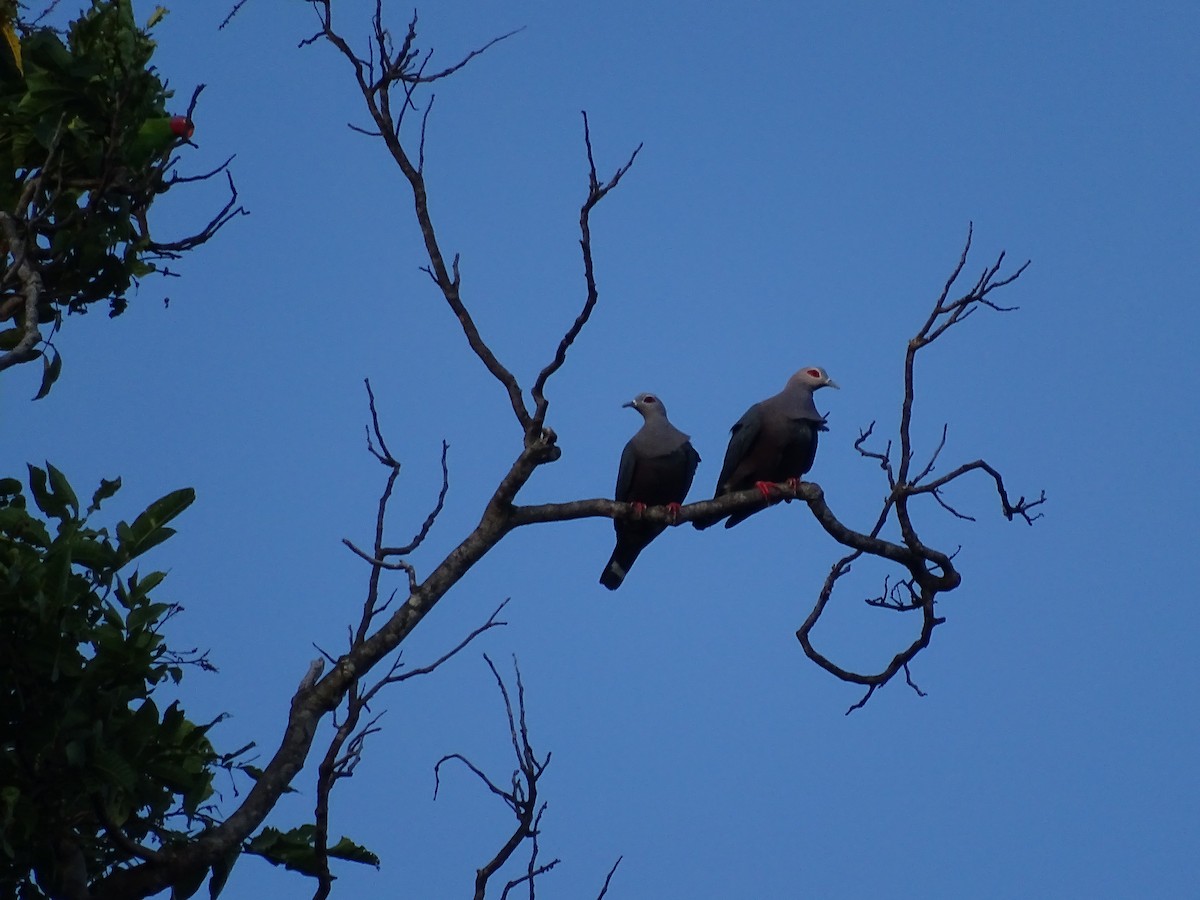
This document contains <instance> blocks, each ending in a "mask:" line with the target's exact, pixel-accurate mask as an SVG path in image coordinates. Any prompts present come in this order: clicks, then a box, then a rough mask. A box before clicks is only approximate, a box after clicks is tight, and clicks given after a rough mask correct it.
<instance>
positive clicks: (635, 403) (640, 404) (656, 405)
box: [621, 394, 667, 417]
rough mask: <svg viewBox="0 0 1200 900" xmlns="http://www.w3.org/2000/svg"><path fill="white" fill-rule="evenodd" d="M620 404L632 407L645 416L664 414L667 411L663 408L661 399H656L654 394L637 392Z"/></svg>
mask: <svg viewBox="0 0 1200 900" xmlns="http://www.w3.org/2000/svg"><path fill="white" fill-rule="evenodd" d="M621 405H622V406H623V407H625V406H629V407H632V408H633V409H636V410H637V411H638V412H640V413H641V414H642V415H643V416H647V417H649V416H652V415H661V416H665V415H666V414H667V411H666V410H665V409H663V405H662V401H661V400H659V399H658V396H657V395H656V394H638V395H637V396H636V397H634V398H633V399H632V400H630V401H629V402H628V403H622V404H621Z"/></svg>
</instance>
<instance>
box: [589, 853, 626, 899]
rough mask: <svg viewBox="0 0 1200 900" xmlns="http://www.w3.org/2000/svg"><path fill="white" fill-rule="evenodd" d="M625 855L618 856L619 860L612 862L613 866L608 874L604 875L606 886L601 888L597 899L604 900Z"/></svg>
mask: <svg viewBox="0 0 1200 900" xmlns="http://www.w3.org/2000/svg"><path fill="white" fill-rule="evenodd" d="M624 858H625V857H624V856H618V857H617V861H616V862H615V863H613V864H612V868H611V869H609V870H608V875H606V876H605V877H604V887H602V888H600V893H599V894H597V895H596V900H604V896H605V894H607V893H608V886H609V884H611V883H612V877H613V875H615V874H616V873H617V866H619V865H620V864H621V860H623V859H624Z"/></svg>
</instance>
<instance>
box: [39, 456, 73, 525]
mask: <svg viewBox="0 0 1200 900" xmlns="http://www.w3.org/2000/svg"><path fill="white" fill-rule="evenodd" d="M46 471H47V472H49V473H50V489H51V490H52V491H53V492H54V495H55V497H57V498H59V499H60V500H61V501H62V502H63V503H65V504H66V505H67V506H69V507H71V511H72V512H73V513H74V515H75V516H76V517H78V516H79V499H78V498H77V497H76V496H75V491H73V490H72V489H71V484H70V482H68V481H67V477H66V476H65V475H63V473H62V472H60V471H59V470H58V469H56V468H54V466H52V465H51V464H50V463H49V462H47V463H46Z"/></svg>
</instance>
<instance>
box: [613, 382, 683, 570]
mask: <svg viewBox="0 0 1200 900" xmlns="http://www.w3.org/2000/svg"><path fill="white" fill-rule="evenodd" d="M624 405H625V406H632V407H633V408H634V409H636V410H637V411H638V412H640V413H641V414H642V418H643V419H645V421H644V422H643V423H642V427H641V428H640V429H639V430H638V433H637V434H635V435H634V436H633V437H632V438H630V440H629V443H628V444H626V445H625V450H624V452H622V453H621V467H620V468H619V469H618V470H617V489H616V493H615V494H614V498H615V499H616V500H617V501H618V502H619V503H633V504H635V505H638V506H667V507H671V508H674V509H675V510H676V511H678V509H679V504H681V503H682V502H683V501H684V498H685V497H687V492H688V488H690V487H691V486H692V478H693V477H694V476H695V474H696V466H698V465H699V464H700V454H699V453H697V452H696V450H695V448H694V447H692V444H691V441H690V440H689V439H688V436H687V435H686V434H684V433H683V432H682V431H680V430H679V429H678V428H676V427H675V426H674V425H672V424H671V423H670V422H669V421H667V411H666V410H665V409H664V408H663V405H662V402H661V401H660V400H659V399H658V397H656V396H655V395H654V394H638V395H637V397H635V398H634V399H633V401H632V402H630V403H626V404H624ZM613 527H614V528H615V529H616V532H617V546H616V549H614V550H613V553H612V557H611V558H610V559H609V561H608V565H607V566H605V567H604V571H603V572H602V573H600V583H601V584H602V585H604V586H605V587H606V588H608V589H609V590H610V591H615V590H616V589H617V588H619V587H620V586H621V582H622V581H624V580H625V575H626V573H628V572H629V567H630V566H632V565H633V561H634V560H635V559H637V558H638V554H639V553H641V552H642V551H643V550H645V549H646V546H647V545H648V544H649V543H650V542H651V541H652V540H654V539H655V538H656V537H658V536H659V535H660V534H662V533H663V531H665V530H666V527H667V526H666V525H658V524H652V523H649V522H640V521H638V520H637V519H614V520H613Z"/></svg>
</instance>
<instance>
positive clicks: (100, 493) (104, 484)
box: [87, 478, 121, 514]
mask: <svg viewBox="0 0 1200 900" xmlns="http://www.w3.org/2000/svg"><path fill="white" fill-rule="evenodd" d="M120 489H121V479H120V478H114V479H113V480H112V481H109V480H108V479H107V478H101V479H100V487H98V488H96V493H94V494H92V505H91V506H89V507H88V510H87V511H88V513H89V514H90V513H94V512H95V511H96V510H98V509H99V508H100V504H101V503H103V502H104V501H105V500H107V499H108V498H109V497H111V496H112V495H113V494H115V493H116V492H117V491H119V490H120Z"/></svg>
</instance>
